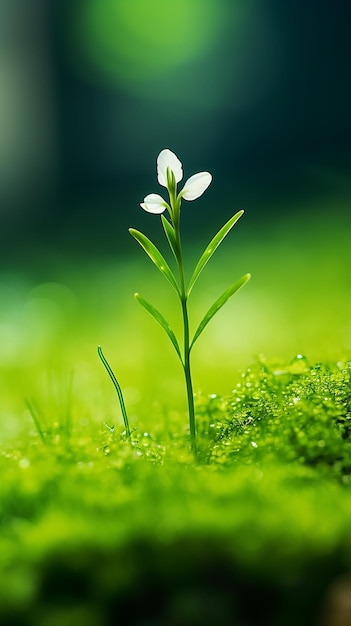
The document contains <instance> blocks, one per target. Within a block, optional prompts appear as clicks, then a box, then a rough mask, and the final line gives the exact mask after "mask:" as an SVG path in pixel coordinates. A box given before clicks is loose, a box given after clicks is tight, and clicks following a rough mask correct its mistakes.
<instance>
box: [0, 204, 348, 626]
mask: <svg viewBox="0 0 351 626" xmlns="http://www.w3.org/2000/svg"><path fill="white" fill-rule="evenodd" d="M328 216H329V212H328V211H326V212H325V215H324V219H322V218H323V216H321V217H320V221H319V223H321V222H322V221H324V223H325V224H327V229H325V230H320V231H318V232H317V231H316V230H315V223H314V222H313V223H312V220H311V223H310V225H309V224H308V223H306V220H305V221H304V223H303V228H301V221H300V222H299V221H298V220H296V219H295V216H292V219H291V220H290V222H289V223H288V222H286V226H284V228H282V227H281V228H278V227H277V229H276V231H274V230H266V231H265V232H263V231H262V232H260V233H259V236H258V234H257V238H256V240H255V241H254V242H252V241H251V234H250V235H249V232H248V230H250V224H248V230H247V231H246V234H245V229H244V234H243V237H242V238H239V237H238V235H237V234H236V236H237V239H236V242H235V245H234V247H230V246H229V253H224V254H223V255H222V252H220V251H219V252H218V255H219V256H218V257H217V259H218V260H217V261H215V260H214V261H213V264H212V265H211V266H210V264H209V267H208V268H206V271H207V278H206V280H203V279H202V278H200V279H199V290H198V291H197V292H195V289H194V300H193V302H192V308H191V315H192V319H193V320H194V325H196V321H197V319H199V318H201V316H202V314H203V311H204V310H206V309H207V308H208V306H209V305H210V304H211V302H212V301H213V299H215V297H216V296H217V295H218V294H219V293H221V291H223V290H224V289H225V287H226V286H227V285H228V284H230V282H232V281H233V279H235V277H236V276H240V275H242V274H243V273H245V272H246V271H251V272H252V274H253V280H252V282H251V283H250V285H249V286H248V287H245V289H244V290H243V291H242V292H241V293H240V294H239V295H238V296H237V299H236V300H235V302H234V301H233V302H232V303H229V304H228V305H227V306H226V307H225V308H224V309H223V311H222V312H221V313H220V314H219V315H221V319H220V318H219V317H218V320H217V321H213V323H212V325H211V328H209V329H208V330H206V331H205V332H206V335H205V333H204V336H203V340H202V343H200V341H199V344H198V346H197V347H196V351H195V350H194V355H193V356H194V360H193V365H194V381H195V388H196V389H198V388H200V389H202V390H203V391H202V392H198V393H197V397H196V410H197V422H198V438H199V450H200V452H199V459H198V462H194V459H193V458H192V456H191V453H190V449H189V438H188V432H187V417H186V410H185V397H184V387H183V380H182V372H181V371H180V368H177V364H176V362H175V358H174V355H173V353H172V350H171V347H170V346H168V344H167V343H166V338H164V337H163V336H162V335H161V331H160V330H159V329H158V328H157V327H156V325H155V323H154V322H153V320H151V319H148V317H147V316H146V314H145V313H144V312H143V311H142V310H139V309H138V306H137V304H136V303H134V302H133V299H132V292H133V291H134V290H137V289H140V291H141V292H142V294H143V295H145V297H147V298H148V299H150V300H151V301H152V302H154V303H155V304H156V305H157V306H159V307H160V309H161V310H162V312H163V313H164V314H165V315H166V316H167V318H169V319H170V321H171V323H172V324H173V325H174V327H175V329H176V330H177V323H178V322H177V319H178V318H177V312H178V311H177V310H176V308H175V304H174V302H173V301H172V300H171V298H169V295H168V292H167V291H166V290H165V291H163V289H162V287H164V285H163V283H161V284H160V283H159V282H157V278H158V277H157V278H155V277H154V272H153V270H154V268H153V267H152V266H151V264H150V266H147V265H146V269H144V259H142V261H141V265H139V263H137V262H134V260H131V259H124V260H123V261H122V260H119V261H115V260H114V259H113V260H107V259H104V260H103V261H100V262H97V261H89V260H85V261H84V263H77V262H76V261H75V260H74V259H73V260H72V259H71V260H67V259H65V260H64V261H63V259H62V256H61V257H60V259H59V263H58V264H57V267H58V266H59V269H57V267H56V268H55V262H54V261H52V263H51V265H50V264H49V263H47V264H46V265H45V267H44V266H42V265H38V266H35V264H34V263H33V266H31V267H29V268H27V271H26V272H25V271H24V270H23V268H22V269H21V270H11V272H9V273H7V274H4V275H3V276H1V278H0V304H1V307H0V340H1V351H0V374H1V381H2V387H1V407H2V408H1V419H0V427H1V430H0V440H1V449H0V476H1V478H0V623H4V624H6V626H7V625H8V626H61V625H62V624H65V626H83V625H84V626H110V625H111V626H112V625H114V624H122V625H126V626H128V624H131V625H132V624H133V625H137V626H151V625H152V626H164V625H167V626H197V625H200V624H201V626H203V625H204V624H211V625H212V624H215V625H216V626H217V625H218V626H258V625H259V626H261V625H262V626H321V625H323V626H334V622H333V621H330V620H329V621H326V620H327V618H325V619H324V618H323V617H322V616H323V615H324V616H325V615H326V614H327V613H328V610H329V609H328V606H331V604H332V603H333V600H330V597H333V591H332V590H333V588H334V589H335V585H336V588H337V586H338V585H339V584H344V585H346V590H347V593H349V590H350V583H349V582H348V578H347V575H348V573H349V572H350V570H351V530H350V528H351V523H350V522H351V492H350V489H351V484H350V483H351V479H350V477H351V434H350V431H351V427H350V425H351V379H350V348H351V343H350V319H351V302H350V298H349V276H350V255H349V252H348V250H349V241H348V239H349V236H348V232H349V228H347V224H346V222H347V219H346V218H345V219H344V222H343V224H344V225H345V228H342V229H340V226H339V225H336V226H335V229H334V231H333V226H332V224H331V223H330V220H329V219H328ZM348 219H349V218H348ZM252 228H253V225H252ZM341 231H342V232H341ZM282 232H283V233H286V232H288V233H289V238H284V237H283V236H282ZM257 233H258V231H257ZM206 243H207V242H206ZM133 251H134V250H133ZM221 255H222V256H221ZM195 256H196V255H195ZM133 258H134V257H133ZM218 263H219V265H218ZM141 268H142V269H141ZM233 273H234V276H233ZM160 280H161V281H162V278H160ZM200 280H203V282H202V283H201V285H200ZM311 284H312V285H313V288H312V287H311ZM161 285H162V287H161ZM163 294H164V295H163ZM98 344H102V346H103V348H104V352H105V354H106V356H107V358H108V359H109V361H110V363H111V365H112V367H113V369H114V370H115V373H116V375H117V376H118V378H119V381H120V383H121V385H122V388H123V390H124V393H125V399H126V404H127V407H128V411H129V418H130V422H131V425H132V428H133V429H134V430H133V434H132V442H128V441H126V439H125V436H124V435H123V428H122V426H121V416H120V413H119V410H118V403H117V399H116V398H115V396H114V390H113V388H112V386H111V383H110V381H109V379H108V377H107V376H106V372H105V371H104V369H103V368H102V366H101V364H100V363H99V360H98V357H97V354H96V346H97V345H98ZM298 352H303V353H304V354H306V355H307V357H308V358H307V359H306V358H301V356H298V357H295V358H294V359H291V357H292V355H293V354H297V353H298ZM260 353H264V354H266V355H267V360H265V359H263V358H262V357H259V358H258V357H257V358H254V357H253V355H255V354H260ZM277 355H278V356H279V357H280V359H281V361H280V362H275V361H274V359H275V357H276V356H277ZM250 362H253V365H252V367H251V368H249V369H248V370H246V371H243V373H241V372H240V370H242V368H243V367H244V365H245V364H247V363H250ZM28 402H29V404H28ZM29 406H30V410H29V408H28V407H29ZM31 412H32V416H33V415H34V417H35V418H36V419H37V420H38V421H39V424H40V430H41V433H42V436H40V433H39V432H38V429H37V428H36V427H35V424H34V423H33V419H32V416H31ZM345 577H346V578H345ZM340 581H341V582H340ZM330 594H332V596H330ZM328 598H329V599H328ZM328 603H329V604H328ZM330 603H331V604H330ZM339 608H340V607H339ZM330 610H331V609H330ZM335 610H336V611H337V610H339V609H338V608H336V609H335ZM340 610H341V609H340ZM323 619H324V622H323V621H322V620H323ZM335 624H336V622H335Z"/></svg>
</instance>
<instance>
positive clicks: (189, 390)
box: [182, 297, 197, 458]
mask: <svg viewBox="0 0 351 626" xmlns="http://www.w3.org/2000/svg"><path fill="white" fill-rule="evenodd" d="M182 313H183V324H184V364H183V369H184V375H185V384H186V392H187V399H188V411H189V426H190V441H191V449H192V451H193V453H194V456H195V458H196V456H197V446H196V421H195V406H194V391H193V383H192V379H191V366H190V345H189V318H188V307H187V298H186V297H183V298H182Z"/></svg>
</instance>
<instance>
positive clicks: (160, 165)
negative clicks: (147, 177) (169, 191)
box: [157, 148, 183, 187]
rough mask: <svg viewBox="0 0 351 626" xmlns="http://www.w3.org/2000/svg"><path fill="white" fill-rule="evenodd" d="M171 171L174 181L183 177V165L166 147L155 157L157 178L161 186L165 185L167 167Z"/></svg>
mask: <svg viewBox="0 0 351 626" xmlns="http://www.w3.org/2000/svg"><path fill="white" fill-rule="evenodd" d="M168 167H169V169H170V170H171V171H172V172H173V174H174V177H175V179H176V182H177V183H179V181H180V180H182V178H183V167H182V164H181V162H180V161H179V159H178V157H176V155H175V154H174V153H173V152H171V150H168V148H166V149H165V150H161V152H160V154H159V155H158V157H157V178H158V182H159V183H160V185H162V187H167V168H168Z"/></svg>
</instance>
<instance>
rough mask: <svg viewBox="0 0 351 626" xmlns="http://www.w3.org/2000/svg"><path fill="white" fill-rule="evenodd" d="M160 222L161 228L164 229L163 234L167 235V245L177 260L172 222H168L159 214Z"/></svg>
mask: <svg viewBox="0 0 351 626" xmlns="http://www.w3.org/2000/svg"><path fill="white" fill-rule="evenodd" d="M161 222H162V226H163V230H164V231H165V235H166V237H167V240H168V243H169V246H170V248H171V250H172V252H173V254H174V257H175V259H176V260H177V240H176V236H175V232H174V228H173V226H172V224H170V223H169V221H168V219H167V218H166V217H164V215H161Z"/></svg>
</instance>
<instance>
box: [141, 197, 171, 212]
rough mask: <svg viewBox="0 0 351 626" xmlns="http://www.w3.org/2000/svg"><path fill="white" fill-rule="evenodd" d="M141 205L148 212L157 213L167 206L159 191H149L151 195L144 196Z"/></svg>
mask: <svg viewBox="0 0 351 626" xmlns="http://www.w3.org/2000/svg"><path fill="white" fill-rule="evenodd" d="M140 206H141V208H142V209H144V211H147V212H148V213H155V214H157V213H163V211H164V210H165V208H166V203H165V201H164V199H163V198H162V196H159V195H158V193H149V195H148V196H146V197H145V198H144V202H141V204H140Z"/></svg>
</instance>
